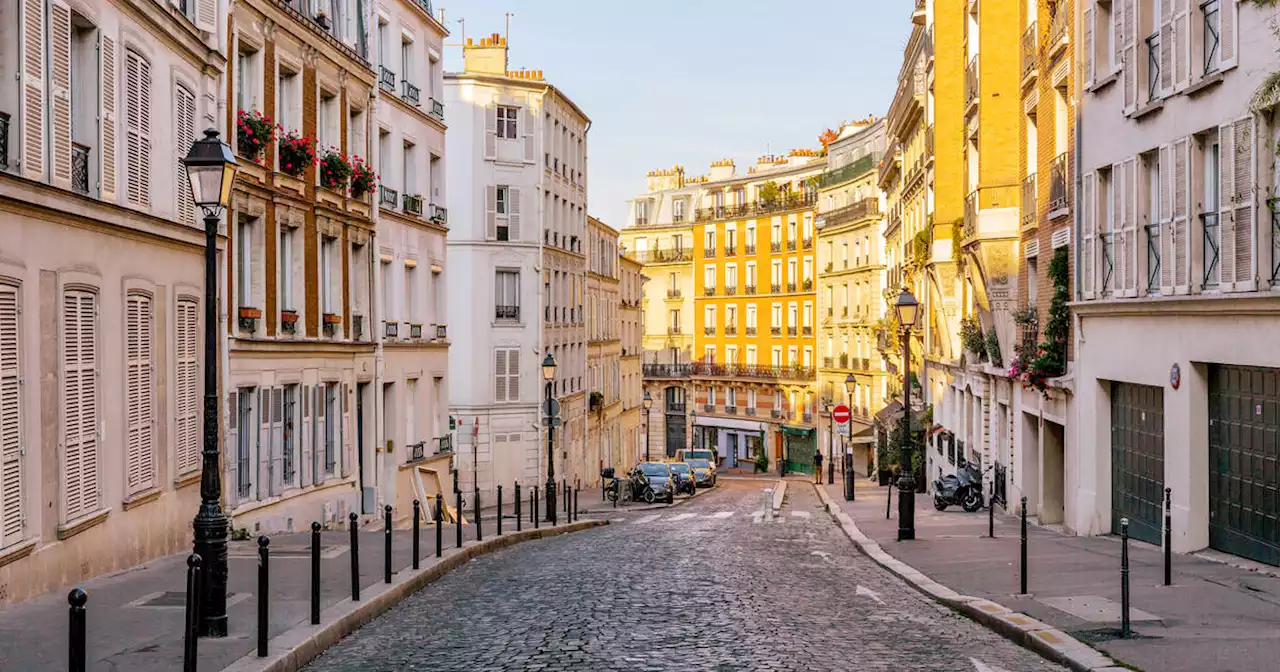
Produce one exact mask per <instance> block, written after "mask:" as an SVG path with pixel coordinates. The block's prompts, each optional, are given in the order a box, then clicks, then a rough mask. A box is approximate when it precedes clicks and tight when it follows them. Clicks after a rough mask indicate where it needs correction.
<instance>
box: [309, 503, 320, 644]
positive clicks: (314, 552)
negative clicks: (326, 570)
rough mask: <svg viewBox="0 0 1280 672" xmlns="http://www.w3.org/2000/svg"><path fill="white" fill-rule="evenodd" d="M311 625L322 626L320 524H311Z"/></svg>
mask: <svg viewBox="0 0 1280 672" xmlns="http://www.w3.org/2000/svg"><path fill="white" fill-rule="evenodd" d="M311 625H320V523H316V522H313V523H311Z"/></svg>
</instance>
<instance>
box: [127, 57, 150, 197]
mask: <svg viewBox="0 0 1280 672" xmlns="http://www.w3.org/2000/svg"><path fill="white" fill-rule="evenodd" d="M124 108H125V109H124V113H125V124H126V129H127V134H126V136H125V178H126V180H127V182H128V184H127V185H126V187H125V189H126V192H125V193H126V195H127V198H128V201H129V203H130V204H132V205H136V206H138V207H142V208H149V207H151V64H150V63H149V62H147V60H146V59H144V58H143V57H142V56H140V55H139V54H138V53H137V52H135V51H132V50H129V51H126V52H125V59H124Z"/></svg>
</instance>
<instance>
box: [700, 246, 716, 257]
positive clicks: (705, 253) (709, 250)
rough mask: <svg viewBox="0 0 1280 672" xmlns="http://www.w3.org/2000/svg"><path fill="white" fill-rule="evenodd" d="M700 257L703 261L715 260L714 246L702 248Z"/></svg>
mask: <svg viewBox="0 0 1280 672" xmlns="http://www.w3.org/2000/svg"><path fill="white" fill-rule="evenodd" d="M702 257H703V258H704V259H715V258H716V248H715V246H714V245H706V246H704V247H703V248H702Z"/></svg>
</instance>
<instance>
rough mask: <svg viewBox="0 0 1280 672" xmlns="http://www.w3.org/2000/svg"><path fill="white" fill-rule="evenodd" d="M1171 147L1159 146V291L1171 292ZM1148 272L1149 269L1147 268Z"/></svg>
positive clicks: (1163, 293)
mask: <svg viewBox="0 0 1280 672" xmlns="http://www.w3.org/2000/svg"><path fill="white" fill-rule="evenodd" d="M1173 172H1174V171H1173V148H1172V146H1170V145H1163V146H1161V147H1160V213H1159V215H1160V220H1159V221H1160V240H1159V241H1157V242H1158V243H1159V247H1158V248H1157V249H1159V250H1160V269H1159V270H1160V293H1161V294H1162V295H1164V296H1169V295H1170V294H1173V240H1174V239H1173ZM1148 272H1150V269H1148Z"/></svg>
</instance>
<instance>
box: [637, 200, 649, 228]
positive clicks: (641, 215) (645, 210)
mask: <svg viewBox="0 0 1280 672" xmlns="http://www.w3.org/2000/svg"><path fill="white" fill-rule="evenodd" d="M648 223H649V201H636V224H648Z"/></svg>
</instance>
